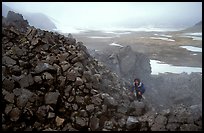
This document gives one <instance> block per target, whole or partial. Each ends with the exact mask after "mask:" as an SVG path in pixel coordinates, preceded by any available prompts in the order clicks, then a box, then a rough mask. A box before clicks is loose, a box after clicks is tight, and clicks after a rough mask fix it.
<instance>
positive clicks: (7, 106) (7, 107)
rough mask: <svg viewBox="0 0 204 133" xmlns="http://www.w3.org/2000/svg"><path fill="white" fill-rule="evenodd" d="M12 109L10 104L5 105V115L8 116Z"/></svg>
mask: <svg viewBox="0 0 204 133" xmlns="http://www.w3.org/2000/svg"><path fill="white" fill-rule="evenodd" d="M12 108H13V105H12V104H7V105H6V108H5V111H4V112H5V114H6V115H8V114H9V112H10V111H11V110H12Z"/></svg>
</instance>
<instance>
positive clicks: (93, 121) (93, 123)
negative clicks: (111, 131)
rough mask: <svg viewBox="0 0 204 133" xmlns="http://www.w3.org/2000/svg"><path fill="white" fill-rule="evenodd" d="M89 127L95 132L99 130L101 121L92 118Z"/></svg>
mask: <svg viewBox="0 0 204 133" xmlns="http://www.w3.org/2000/svg"><path fill="white" fill-rule="evenodd" d="M89 127H90V128H91V131H95V130H97V129H98V128H99V119H98V118H96V117H92V118H90V123H89Z"/></svg>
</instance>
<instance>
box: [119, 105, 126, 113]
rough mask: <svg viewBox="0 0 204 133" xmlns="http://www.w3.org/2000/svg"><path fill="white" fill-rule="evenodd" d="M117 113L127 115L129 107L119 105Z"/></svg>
mask: <svg viewBox="0 0 204 133" xmlns="http://www.w3.org/2000/svg"><path fill="white" fill-rule="evenodd" d="M117 112H119V113H122V114H126V113H127V112H128V107H127V106H124V105H119V106H118V109H117Z"/></svg>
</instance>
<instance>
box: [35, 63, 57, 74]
mask: <svg viewBox="0 0 204 133" xmlns="http://www.w3.org/2000/svg"><path fill="white" fill-rule="evenodd" d="M34 70H35V72H36V73H41V72H44V71H56V68H55V67H53V66H51V65H50V64H48V63H38V64H37V66H36V67H35V69H34Z"/></svg>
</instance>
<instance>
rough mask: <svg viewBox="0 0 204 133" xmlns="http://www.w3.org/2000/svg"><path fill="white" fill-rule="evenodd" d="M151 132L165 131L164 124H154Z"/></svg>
mask: <svg viewBox="0 0 204 133" xmlns="http://www.w3.org/2000/svg"><path fill="white" fill-rule="evenodd" d="M151 131H167V130H166V128H165V125H164V124H159V123H155V124H153V125H152V127H151Z"/></svg>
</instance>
